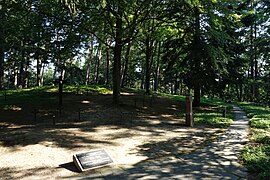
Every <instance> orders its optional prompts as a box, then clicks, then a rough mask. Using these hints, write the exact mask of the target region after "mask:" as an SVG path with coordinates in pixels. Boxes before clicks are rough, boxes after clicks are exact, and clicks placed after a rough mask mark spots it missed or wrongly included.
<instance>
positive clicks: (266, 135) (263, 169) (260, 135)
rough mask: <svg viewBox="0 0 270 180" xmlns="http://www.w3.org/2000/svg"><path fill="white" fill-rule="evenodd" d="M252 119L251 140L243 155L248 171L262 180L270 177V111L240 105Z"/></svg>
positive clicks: (248, 104)
mask: <svg viewBox="0 0 270 180" xmlns="http://www.w3.org/2000/svg"><path fill="white" fill-rule="evenodd" d="M239 105H240V107H241V108H242V109H244V110H245V112H246V113H247V117H248V118H249V119H250V127H251V132H250V140H251V143H250V144H249V145H247V146H246V147H245V148H244V150H243V151H242V153H241V158H242V160H243V162H244V164H245V165H246V166H247V168H248V170H249V171H250V172H252V173H256V174H258V175H259V177H260V178H266V177H269V176H270V109H269V108H266V107H260V106H255V105H254V104H252V103H240V104H239Z"/></svg>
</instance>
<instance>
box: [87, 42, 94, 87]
mask: <svg viewBox="0 0 270 180" xmlns="http://www.w3.org/2000/svg"><path fill="white" fill-rule="evenodd" d="M93 47H94V43H93V41H91V42H90V47H89V54H88V59H87V61H86V68H87V69H86V78H85V85H88V84H90V78H91V61H92V56H93Z"/></svg>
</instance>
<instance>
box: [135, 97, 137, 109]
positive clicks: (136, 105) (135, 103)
mask: <svg viewBox="0 0 270 180" xmlns="http://www.w3.org/2000/svg"><path fill="white" fill-rule="evenodd" d="M134 104H135V107H137V99H136V98H135V99H134Z"/></svg>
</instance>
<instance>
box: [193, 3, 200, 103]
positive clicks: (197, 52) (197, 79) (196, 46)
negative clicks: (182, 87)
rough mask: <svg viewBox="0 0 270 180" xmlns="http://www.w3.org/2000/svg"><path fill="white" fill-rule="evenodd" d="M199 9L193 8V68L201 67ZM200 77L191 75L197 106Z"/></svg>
mask: <svg viewBox="0 0 270 180" xmlns="http://www.w3.org/2000/svg"><path fill="white" fill-rule="evenodd" d="M200 44H201V42H200V11H199V9H198V7H196V9H195V34H194V49H193V51H194V52H193V53H195V57H194V63H195V66H194V67H195V70H199V69H200V68H201V65H200V64H201V57H200V54H201V53H200V50H201V49H200V48H201V47H200V46H201V45H200ZM200 78H201V77H199V76H198V75H196V77H193V81H194V103H193V105H194V106H195V107H199V106H200V103H201V83H200V82H201V81H202V79H200Z"/></svg>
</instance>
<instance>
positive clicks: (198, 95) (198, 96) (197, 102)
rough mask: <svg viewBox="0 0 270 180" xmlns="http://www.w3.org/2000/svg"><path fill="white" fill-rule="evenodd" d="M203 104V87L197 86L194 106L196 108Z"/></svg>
mask: <svg viewBox="0 0 270 180" xmlns="http://www.w3.org/2000/svg"><path fill="white" fill-rule="evenodd" d="M200 104H201V87H200V85H199V84H197V83H196V84H195V87H194V101H193V106H194V107H199V106H200Z"/></svg>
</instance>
